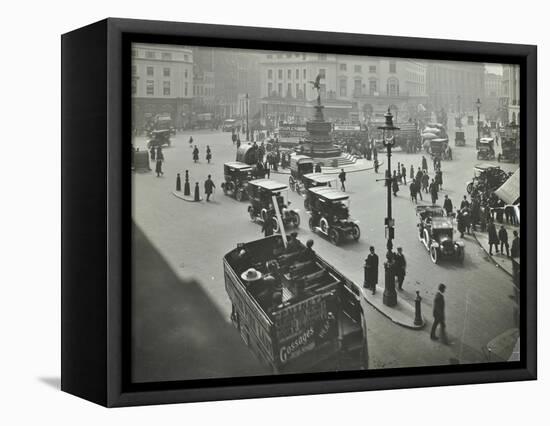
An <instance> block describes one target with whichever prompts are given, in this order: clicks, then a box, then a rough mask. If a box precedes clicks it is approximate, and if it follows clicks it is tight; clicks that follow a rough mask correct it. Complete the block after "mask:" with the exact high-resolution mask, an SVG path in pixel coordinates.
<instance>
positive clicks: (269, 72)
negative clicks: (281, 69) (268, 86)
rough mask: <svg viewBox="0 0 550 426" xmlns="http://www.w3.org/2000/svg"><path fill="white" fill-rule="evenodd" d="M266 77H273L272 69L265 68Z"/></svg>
mask: <svg viewBox="0 0 550 426" xmlns="http://www.w3.org/2000/svg"><path fill="white" fill-rule="evenodd" d="M267 78H269V79H270V80H271V79H272V78H273V70H267Z"/></svg>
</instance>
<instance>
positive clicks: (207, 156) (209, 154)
mask: <svg viewBox="0 0 550 426" xmlns="http://www.w3.org/2000/svg"><path fill="white" fill-rule="evenodd" d="M211 159H212V150H211V149H210V145H206V160H207V161H208V164H210V160H211Z"/></svg>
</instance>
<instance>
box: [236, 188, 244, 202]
mask: <svg viewBox="0 0 550 426" xmlns="http://www.w3.org/2000/svg"><path fill="white" fill-rule="evenodd" d="M235 200H237V201H239V202H240V201H242V200H243V191H242V190H240V189H237V191H236V192H235Z"/></svg>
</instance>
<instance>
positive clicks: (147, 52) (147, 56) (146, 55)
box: [145, 50, 157, 59]
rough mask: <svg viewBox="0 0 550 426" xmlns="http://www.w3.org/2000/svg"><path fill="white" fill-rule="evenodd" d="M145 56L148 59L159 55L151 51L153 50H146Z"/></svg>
mask: <svg viewBox="0 0 550 426" xmlns="http://www.w3.org/2000/svg"><path fill="white" fill-rule="evenodd" d="M145 57H146V58H147V59H155V58H156V57H157V55H155V52H151V51H149V50H148V51H146V52H145Z"/></svg>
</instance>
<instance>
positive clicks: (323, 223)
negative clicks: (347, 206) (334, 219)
mask: <svg viewBox="0 0 550 426" xmlns="http://www.w3.org/2000/svg"><path fill="white" fill-rule="evenodd" d="M319 226H320V228H321V231H323V233H325V234H326V233H327V232H328V222H327V220H326V219H325V218H324V217H322V218H321V220H320V221H319Z"/></svg>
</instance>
